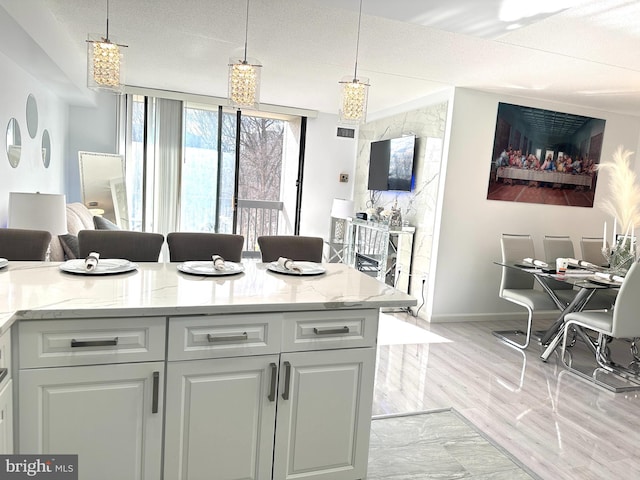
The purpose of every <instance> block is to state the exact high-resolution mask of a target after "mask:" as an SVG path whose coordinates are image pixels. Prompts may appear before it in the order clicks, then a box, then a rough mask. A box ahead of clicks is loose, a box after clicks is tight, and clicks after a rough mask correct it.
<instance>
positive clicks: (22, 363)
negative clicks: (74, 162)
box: [0, 262, 416, 480]
mask: <svg viewBox="0 0 640 480" xmlns="http://www.w3.org/2000/svg"><path fill="white" fill-rule="evenodd" d="M324 266H325V268H326V270H327V271H326V273H324V274H322V275H318V276H304V277H300V276H290V275H282V274H278V273H273V272H270V271H268V270H267V269H266V265H264V264H261V263H253V262H246V263H245V271H244V272H243V273H241V274H238V275H233V276H225V277H201V276H192V275H187V274H183V273H181V272H178V271H177V269H176V264H171V263H166V264H163V263H149V264H140V265H139V268H138V269H137V270H135V271H133V272H128V273H122V274H118V275H109V276H95V275H94V276H88V275H73V274H68V273H65V272H61V271H60V270H59V265H58V264H55V263H38V262H11V263H10V265H9V266H8V267H7V268H5V269H3V270H1V271H0V295H1V296H0V298H1V299H2V304H0V333H3V334H4V335H3V338H5V337H6V336H7V335H10V336H12V337H13V340H12V346H13V352H12V357H11V358H12V359H13V365H12V367H11V376H10V377H11V378H9V382H12V381H13V382H17V385H15V387H14V388H15V389H16V390H17V395H15V398H16V399H17V404H15V405H14V407H16V408H14V410H15V414H14V419H15V422H14V427H15V432H16V435H15V440H16V442H15V445H14V446H15V451H16V452H19V453H37V454H45V453H46V454H64V453H67V454H78V461H79V471H80V478H86V479H102V478H104V479H107V478H108V479H113V478H122V479H125V478H126V479H129V478H130V479H154V480H157V479H158V478H165V479H167V480H169V479H170V480H173V479H192V480H194V479H199V478H213V479H221V480H223V479H236V478H251V479H260V480H262V479H269V478H274V479H287V478H305V479H332V480H333V479H335V480H339V479H345V480H355V479H360V478H364V477H365V475H366V463H367V455H368V444H369V429H370V416H371V403H372V394H373V381H374V372H375V345H376V336H377V326H378V311H379V308H381V307H407V306H411V305H415V303H416V301H415V299H413V298H412V297H410V296H409V295H406V294H404V293H402V292H400V291H397V290H395V289H393V288H391V287H389V286H387V285H385V284H383V283H381V282H378V281H377V280H375V279H372V278H370V277H368V276H366V275H364V274H362V273H360V272H358V271H356V270H354V269H352V268H349V267H347V266H345V265H342V264H326V265H324ZM3 358H4V357H3ZM10 386H11V385H10Z"/></svg>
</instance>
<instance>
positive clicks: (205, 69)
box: [0, 0, 640, 115]
mask: <svg viewBox="0 0 640 480" xmlns="http://www.w3.org/2000/svg"><path fill="white" fill-rule="evenodd" d="M504 1H507V0H502V1H501V0H440V1H436V0H421V1H419V0H394V1H393V2H391V1H388V0H363V17H362V26H361V34H360V51H359V61H358V75H359V76H365V77H369V78H370V83H371V88H370V92H369V112H370V113H375V112H381V111H384V110H385V109H388V108H391V107H394V106H397V105H400V104H403V103H406V102H410V101H413V100H416V99H419V98H421V97H424V96H427V95H429V94H431V93H433V92H436V91H439V90H442V89H444V88H447V87H451V86H459V87H469V88H476V89H481V90H488V91H494V92H502V93H507V94H516V95H520V96H528V97H536V98H542V99H547V100H552V101H559V102H563V103H569V104H575V105H584V106H588V107H593V108H597V109H603V110H610V111H615V112H620V113H627V114H632V115H638V114H639V113H640V54H639V53H637V52H638V50H637V46H638V44H639V41H640V38H639V37H640V2H639V1H628V0H555V1H554V2H553V5H554V6H555V7H557V8H560V7H562V6H565V5H566V4H568V3H572V4H574V5H576V6H573V7H570V8H567V9H565V10H563V11H560V12H557V13H550V12H546V13H540V14H538V15H534V16H531V17H528V18H524V19H521V20H519V21H518V22H519V23H520V24H522V25H523V26H522V27H521V28H518V29H514V30H508V28H509V27H510V26H513V24H514V23H515V20H514V21H501V20H500V19H499V15H500V11H501V8H502V7H504V5H503V2H504ZM511 2H514V3H516V4H518V3H519V4H520V5H525V4H530V5H537V4H542V3H543V2H542V0H536V1H532V0H511ZM358 7H359V0H251V4H250V10H249V31H248V55H249V56H250V57H255V58H257V59H259V60H260V61H261V62H262V64H263V69H262V85H261V101H262V102H263V103H270V104H276V105H285V106H293V107H299V108H306V109H312V110H318V111H322V112H330V113H335V112H336V111H337V104H338V95H339V91H338V81H339V80H340V79H341V78H342V77H344V76H348V75H352V74H353V69H354V61H355V50H356V39H357V34H356V32H357V24H358ZM2 9H4V11H2ZM245 14H246V2H245V1H243V0H226V1H223V0H110V15H109V17H110V22H109V23H110V25H109V34H110V37H112V39H114V40H116V41H118V42H121V43H125V44H127V45H129V48H127V49H126V55H127V58H126V72H127V73H126V83H127V84H128V85H135V86H142V87H149V88H157V89H164V90H172V91H181V92H188V93H196V94H203V95H211V96H218V97H224V96H226V93H227V64H228V61H229V57H230V56H231V55H232V54H233V53H234V52H236V53H237V52H238V51H241V49H242V46H243V43H244V34H245V30H244V25H245ZM11 22H14V25H11ZM8 27H11V28H8ZM20 29H23V30H24V32H22V33H23V34H24V33H26V35H24V38H23V39H22V42H18V43H20V45H18V43H16V42H15V40H16V38H18V37H19V36H20V33H21V30H20ZM105 29H106V1H105V0H0V32H2V31H4V33H0V42H1V43H2V44H3V45H4V46H2V47H0V49H2V50H3V51H4V52H5V53H6V54H7V55H9V56H10V57H12V58H14V59H15V60H16V61H18V62H19V63H20V64H21V65H23V66H24V67H25V68H27V69H29V70H30V71H31V72H32V73H33V74H34V75H36V76H39V75H47V78H49V79H50V81H52V82H53V84H54V88H55V89H57V91H58V92H59V94H60V95H62V96H64V97H65V98H67V99H69V100H70V101H72V102H82V101H83V98H84V100H85V101H86V98H87V97H86V88H85V87H84V84H85V82H86V80H85V64H86V43H85V40H86V38H87V34H88V33H99V34H103V35H104V33H105ZM8 32H11V33H8ZM9 34H11V35H12V40H13V42H12V44H11V45H12V46H11V48H9V47H8V46H7V43H6V42H4V41H3V40H4V39H3V36H5V37H6V36H7V35H9Z"/></svg>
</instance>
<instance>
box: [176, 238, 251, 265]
mask: <svg viewBox="0 0 640 480" xmlns="http://www.w3.org/2000/svg"><path fill="white" fill-rule="evenodd" d="M167 245H168V246H169V261H171V262H186V261H189V260H211V257H212V256H213V255H220V256H221V257H222V258H224V259H225V260H228V261H230V262H240V261H241V260H242V246H243V245H244V236H242V235H234V234H230V233H207V232H171V233H169V234H168V235H167Z"/></svg>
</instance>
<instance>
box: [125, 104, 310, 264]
mask: <svg viewBox="0 0 640 480" xmlns="http://www.w3.org/2000/svg"><path fill="white" fill-rule="evenodd" d="M123 105H125V107H124V108H126V110H127V115H123V118H126V120H127V126H126V132H127V134H126V138H127V142H126V149H125V156H126V163H127V187H128V193H129V204H130V209H131V218H132V228H134V229H137V230H144V231H158V232H161V233H165V234H166V233H168V232H169V231H195V232H219V233H239V234H242V235H244V237H245V247H244V251H245V255H247V256H252V255H256V252H257V242H256V240H257V237H258V236H260V235H273V234H292V233H294V226H295V219H296V215H297V204H296V198H297V196H298V189H299V188H300V185H299V181H298V175H299V169H300V157H301V155H300V145H301V138H300V136H301V131H302V129H301V123H302V117H299V116H291V115H282V114H268V113H264V112H253V111H251V112H250V111H242V112H240V111H236V110H231V109H226V108H223V107H221V106H218V105H212V104H203V103H194V102H189V101H175V100H167V101H165V100H163V99H159V98H154V97H147V96H142V95H128V96H127V101H126V102H124V103H123ZM177 107H179V108H180V110H179V111H180V112H181V118H180V119H177V118H176V115H177V114H176V112H177V110H176V108H177ZM168 129H169V130H175V129H180V130H179V132H178V133H179V136H180V137H179V138H180V140H179V144H178V142H177V141H176V140H175V138H176V137H175V135H174V134H175V133H176V132H167V130H168ZM175 162H178V165H174V164H173V163H175Z"/></svg>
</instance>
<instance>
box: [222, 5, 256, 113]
mask: <svg viewBox="0 0 640 480" xmlns="http://www.w3.org/2000/svg"><path fill="white" fill-rule="evenodd" d="M248 33H249V0H247V18H246V23H245V29H244V57H243V58H241V59H239V58H235V57H231V58H230V59H229V105H232V106H234V107H252V108H258V105H259V103H260V68H262V65H260V62H259V61H258V60H256V59H254V58H247V38H248Z"/></svg>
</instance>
